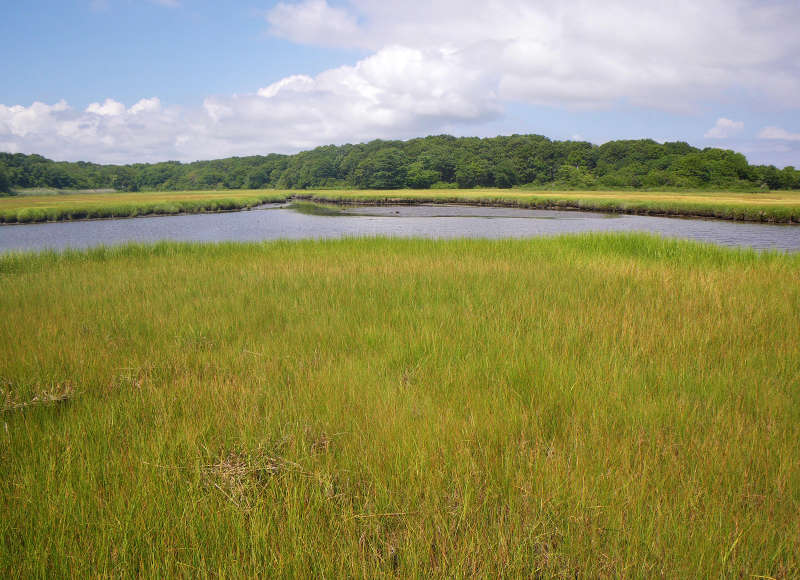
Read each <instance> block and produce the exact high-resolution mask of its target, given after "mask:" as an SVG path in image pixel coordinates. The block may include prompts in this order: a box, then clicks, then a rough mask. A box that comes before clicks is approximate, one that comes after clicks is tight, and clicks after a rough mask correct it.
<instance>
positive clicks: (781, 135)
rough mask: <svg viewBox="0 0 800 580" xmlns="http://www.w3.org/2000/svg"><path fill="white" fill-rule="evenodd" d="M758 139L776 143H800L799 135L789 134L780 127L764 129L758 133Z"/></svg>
mask: <svg viewBox="0 0 800 580" xmlns="http://www.w3.org/2000/svg"><path fill="white" fill-rule="evenodd" d="M758 138H759V139H770V140H776V141H800V133H790V132H789V131H787V130H786V129H781V128H780V127H764V128H763V129H761V131H760V132H759V133H758Z"/></svg>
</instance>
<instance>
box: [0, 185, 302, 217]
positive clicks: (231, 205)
mask: <svg viewBox="0 0 800 580" xmlns="http://www.w3.org/2000/svg"><path fill="white" fill-rule="evenodd" d="M288 197H289V194H288V193H285V192H273V191H266V190H230V191H178V192H153V193H69V194H62V195H53V194H52V193H49V194H44V195H24V196H15V197H4V198H0V223H7V224H8V223H37V222H48V221H51V222H54V221H68V220H79V219H103V218H119V217H137V216H148V215H176V214H181V213H207V212H216V211H233V210H241V209H247V208H251V207H253V206H256V205H259V204H262V203H268V202H280V201H285V200H286V199H287V198H288Z"/></svg>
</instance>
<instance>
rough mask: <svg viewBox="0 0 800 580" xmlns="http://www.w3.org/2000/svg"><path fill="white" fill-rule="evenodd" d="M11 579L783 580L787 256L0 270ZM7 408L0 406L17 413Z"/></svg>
mask: <svg viewBox="0 0 800 580" xmlns="http://www.w3.org/2000/svg"><path fill="white" fill-rule="evenodd" d="M0 288H1V289H2V294H1V296H2V297H1V298H0V319H2V320H3V325H2V326H0V378H1V379H2V383H0V384H2V385H3V388H4V392H9V390H13V393H14V394H13V400H14V401H16V402H25V401H31V400H32V399H34V397H36V396H37V395H40V394H41V393H42V392H45V391H46V392H50V391H51V390H52V389H53V386H54V385H67V384H69V385H72V388H73V389H74V391H73V394H72V395H71V397H70V398H69V401H68V403H67V404H51V405H31V406H27V407H25V408H20V409H15V410H9V409H7V408H6V406H4V408H3V412H2V414H0V422H2V425H0V514H2V517H0V572H2V575H3V576H4V577H61V576H147V577H168V576H192V577H195V576H224V577H242V576H247V577H252V576H259V575H261V576H266V575H271V576H311V575H315V576H325V577H342V576H356V577H375V576H392V575H400V576H423V575H425V576H434V577H441V576H448V577H452V576H456V577H458V576H481V577H486V576H501V575H505V576H536V575H539V576H564V577H576V576H578V577H619V576H627V577H652V576H668V577H708V576H724V577H750V576H751V575H757V576H765V577H774V578H789V577H796V576H797V575H798V574H800V557H798V554H800V536H798V533H797V531H798V529H799V526H800V448H798V445H797V441H798V440H800V388H798V386H799V385H800V257H799V256H797V255H783V254H775V253H763V254H762V253H757V252H753V251H748V250H728V249H721V248H717V247H714V246H709V245H700V244H692V243H687V242H678V241H671V240H664V239H660V238H655V237H648V236H642V235H627V236H620V235H580V236H571V237H562V238H552V239H550V238H546V239H534V240H501V241H486V240H451V241H434V240H419V239H412V240H401V239H392V240H389V239H380V238H378V239H349V240H338V241H302V242H271V243H265V244H218V245H199V244H174V243H159V244H155V245H152V246H142V245H129V246H122V247H114V248H98V249H93V250H88V251H65V252H62V253H55V252H44V253H37V254H8V255H3V256H0ZM9 400H10V399H9Z"/></svg>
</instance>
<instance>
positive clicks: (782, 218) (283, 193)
mask: <svg viewBox="0 0 800 580" xmlns="http://www.w3.org/2000/svg"><path fill="white" fill-rule="evenodd" d="M290 198H301V199H313V200H315V201H320V202H329V203H330V202H336V203H473V204H474V203H480V204H490V205H504V206H515V207H534V208H536V207H538V208H557V209H564V208H573V209H582V210H597V211H613V212H621V213H633V214H656V215H673V216H698V217H709V218H717V219H729V220H743V221H755V222H764V221H765V222H777V223H800V192H797V191H794V192H792V191H780V192H768V193H733V192H677V193H668V192H635V191H631V192H627V191H605V192H604V191H528V190H522V189H513V190H510V189H460V190H451V189H447V190H432V189H421V190H412V189H397V190H382V191H374V190H313V191H312V190H291V191H288V190H280V191H278V190H264V189H256V190H228V191H205V192H197V191H183V192H158V193H100V194H94V193H79V194H68V195H52V194H50V195H38V196H36V195H25V196H18V197H6V198H0V223H30V222H42V221H60V220H70V219H86V218H105V217H133V216H137V215H153V214H176V213H197V212H208V211H220V210H234V209H241V208H246V207H252V206H253V205H257V204H258V203H264V202H268V201H285V200H288V199H290Z"/></svg>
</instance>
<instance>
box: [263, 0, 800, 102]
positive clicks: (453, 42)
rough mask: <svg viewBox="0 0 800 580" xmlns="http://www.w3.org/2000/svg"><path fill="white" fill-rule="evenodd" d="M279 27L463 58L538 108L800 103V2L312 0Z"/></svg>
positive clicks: (318, 40)
mask: <svg viewBox="0 0 800 580" xmlns="http://www.w3.org/2000/svg"><path fill="white" fill-rule="evenodd" d="M268 20H269V22H270V25H271V28H270V30H271V32H272V33H273V34H274V35H276V36H279V37H282V38H287V39H289V40H292V41H294V42H296V43H300V44H312V45H319V46H330V45H336V46H345V47H350V48H363V47H368V48H370V49H372V50H373V51H378V50H380V49H381V48H383V47H385V46H389V45H401V46H407V47H412V48H416V49H420V50H427V49H442V48H449V49H452V50H454V51H461V52H464V54H465V55H467V56H468V57H469V58H471V59H472V63H471V64H472V65H473V66H475V67H477V68H481V69H482V70H484V71H486V72H492V73H495V76H496V78H497V80H498V86H497V89H498V95H499V96H500V97H502V98H503V99H510V100H516V101H522V102H526V103H531V104H546V105H556V106H565V105H566V106H576V107H607V106H610V105H612V104H615V103H617V102H618V101H619V100H621V99H624V100H626V101H629V102H631V103H633V104H636V105H644V106H648V107H658V108H662V109H672V110H687V109H692V108H693V107H694V106H695V105H696V103H697V102H698V101H700V100H703V99H707V98H708V97H711V96H718V95H720V94H722V93H723V92H724V91H725V90H727V89H729V88H731V87H741V88H744V89H746V90H747V91H753V92H755V93H758V94H766V95H768V96H769V97H770V98H771V99H773V100H775V101H778V102H780V103H782V104H783V105H785V106H797V101H796V98H795V95H797V94H798V93H800V79H798V75H797V70H796V68H795V64H794V63H795V62H796V60H797V57H798V54H800V35H797V34H795V31H794V29H795V25H796V23H797V22H798V21H800V4H798V3H796V2H782V1H780V0H766V1H754V0H706V1H704V2H693V1H689V0H678V1H676V2H670V3H666V4H665V3H662V2H654V1H647V0H645V1H641V0H609V1H608V2H601V3H598V2H594V1H591V0H563V1H561V2H543V1H521V0H494V1H492V2H485V0H437V1H431V0H406V1H404V2H386V1H385V0H350V2H349V3H348V4H346V5H344V7H334V6H331V5H330V4H329V3H327V2H326V1H325V0H306V1H304V2H296V3H281V4H279V5H278V6H277V7H276V8H275V9H273V10H272V11H271V12H270V14H269V16H268ZM743 39H747V41H746V42H743V41H742V40H743Z"/></svg>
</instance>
